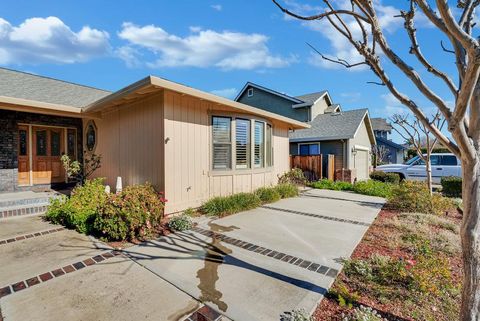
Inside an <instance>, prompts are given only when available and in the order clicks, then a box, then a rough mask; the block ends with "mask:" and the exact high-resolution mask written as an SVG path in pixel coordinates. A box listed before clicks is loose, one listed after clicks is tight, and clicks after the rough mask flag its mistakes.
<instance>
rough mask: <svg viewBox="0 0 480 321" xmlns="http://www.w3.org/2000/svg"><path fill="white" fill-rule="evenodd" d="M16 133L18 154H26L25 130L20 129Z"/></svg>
mask: <svg viewBox="0 0 480 321" xmlns="http://www.w3.org/2000/svg"><path fill="white" fill-rule="evenodd" d="M18 135H19V137H18V139H19V148H18V154H19V155H20V156H26V155H27V131H26V130H24V129H22V130H20V131H19V132H18Z"/></svg>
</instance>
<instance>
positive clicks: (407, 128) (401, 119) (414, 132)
mask: <svg viewBox="0 0 480 321" xmlns="http://www.w3.org/2000/svg"><path fill="white" fill-rule="evenodd" d="M390 121H391V122H392V123H393V124H394V125H397V126H398V127H400V129H399V128H397V127H395V126H393V129H394V130H395V131H396V132H397V133H398V134H399V135H400V136H402V138H403V139H405V140H406V141H408V142H409V143H410V144H411V146H413V148H414V149H415V151H416V152H417V155H418V156H419V157H420V159H422V160H423V161H424V162H425V171H426V174H427V185H428V189H429V191H430V195H432V190H433V189H432V162H431V155H432V151H433V149H434V148H435V145H436V144H437V140H438V139H437V138H436V137H435V136H432V135H431V133H430V130H429V129H428V128H427V126H425V125H424V124H423V123H421V122H420V121H419V120H418V118H416V117H414V118H413V120H411V119H409V117H408V115H400V114H395V115H393V116H392V117H391V118H390ZM429 123H430V125H432V126H436V127H437V128H438V129H440V130H442V127H443V124H444V123H445V119H442V116H441V114H440V112H438V113H437V114H436V115H435V116H434V117H433V119H432V120H431V121H430V122H429ZM423 146H425V149H426V151H425V154H424V152H423Z"/></svg>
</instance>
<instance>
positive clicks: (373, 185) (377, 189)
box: [353, 180, 393, 198]
mask: <svg viewBox="0 0 480 321" xmlns="http://www.w3.org/2000/svg"><path fill="white" fill-rule="evenodd" d="M392 186H393V185H392V184H390V183H383V182H379V181H374V180H367V181H360V182H357V183H355V184H354V185H353V191H354V192H355V193H358V194H364V195H370V196H379V197H385V198H387V197H389V196H391V194H392Z"/></svg>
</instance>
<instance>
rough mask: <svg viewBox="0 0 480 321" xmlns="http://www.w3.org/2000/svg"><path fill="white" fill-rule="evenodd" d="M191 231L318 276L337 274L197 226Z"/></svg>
mask: <svg viewBox="0 0 480 321" xmlns="http://www.w3.org/2000/svg"><path fill="white" fill-rule="evenodd" d="M192 231H194V232H197V233H200V234H202V235H204V236H208V237H216V238H218V239H220V240H221V241H222V242H225V243H227V244H230V245H233V246H236V247H240V248H242V249H244V250H247V251H251V252H255V253H258V254H261V255H265V256H268V257H271V258H272V259H276V260H279V261H283V262H285V263H288V264H292V265H297V266H298V267H300V268H304V269H306V270H310V271H312V272H317V273H320V274H323V275H326V276H329V277H332V278H335V277H336V276H337V274H338V270H337V269H334V268H331V267H328V266H325V265H322V264H320V263H315V262H312V261H309V260H304V259H301V258H298V257H296V256H293V255H288V254H285V253H282V252H278V251H275V250H272V249H268V248H265V247H262V246H259V245H255V244H252V243H249V242H245V241H242V240H239V239H235V238H233V237H229V236H226V235H223V234H220V233H215V232H213V231H209V230H205V229H203V228H200V227H198V226H196V227H194V228H192Z"/></svg>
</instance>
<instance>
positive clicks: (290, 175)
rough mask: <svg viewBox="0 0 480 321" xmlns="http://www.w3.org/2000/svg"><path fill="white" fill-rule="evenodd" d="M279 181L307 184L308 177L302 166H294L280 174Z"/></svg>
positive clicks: (281, 182) (280, 182)
mask: <svg viewBox="0 0 480 321" xmlns="http://www.w3.org/2000/svg"><path fill="white" fill-rule="evenodd" d="M278 183H279V184H296V185H305V184H307V178H306V177H305V174H303V171H302V170H301V169H300V168H294V169H292V170H290V171H288V172H286V173H284V174H283V175H282V176H280V177H279V178H278Z"/></svg>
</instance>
